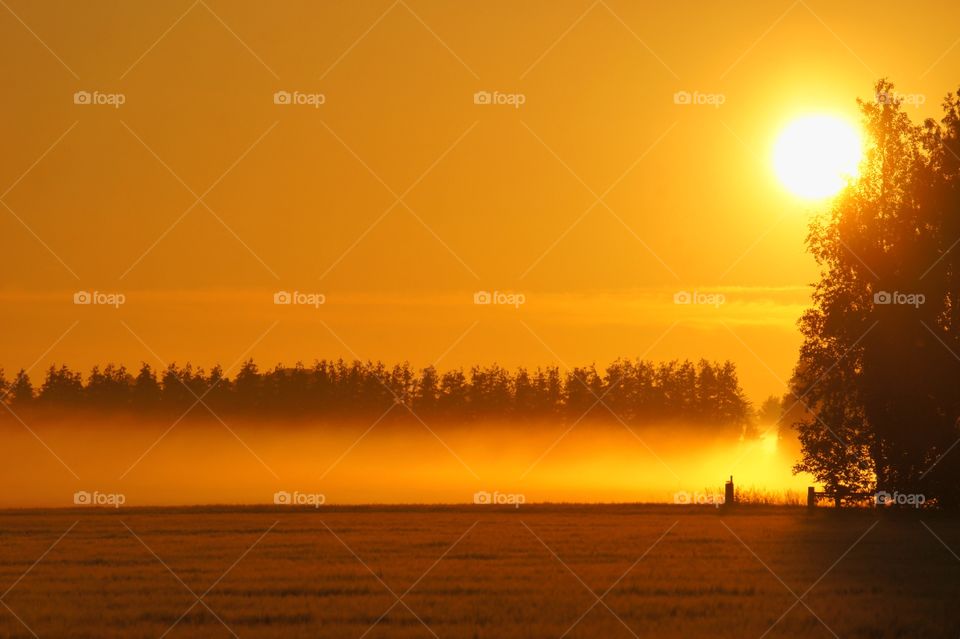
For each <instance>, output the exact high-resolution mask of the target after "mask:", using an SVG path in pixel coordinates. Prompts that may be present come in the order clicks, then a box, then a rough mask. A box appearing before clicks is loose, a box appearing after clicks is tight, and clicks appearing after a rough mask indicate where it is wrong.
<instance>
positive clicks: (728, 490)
mask: <svg viewBox="0 0 960 639" xmlns="http://www.w3.org/2000/svg"><path fill="white" fill-rule="evenodd" d="M723 503H724V505H726V506H733V505H734V504H735V503H737V497H736V495H735V493H734V492H733V475H730V481H728V482H727V483H726V484H724V486H723Z"/></svg>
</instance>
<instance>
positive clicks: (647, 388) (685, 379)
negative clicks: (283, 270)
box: [0, 359, 753, 428]
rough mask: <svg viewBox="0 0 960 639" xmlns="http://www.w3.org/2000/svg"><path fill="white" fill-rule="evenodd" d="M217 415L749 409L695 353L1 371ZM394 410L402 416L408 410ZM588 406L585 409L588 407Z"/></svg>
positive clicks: (139, 409) (56, 398) (120, 407)
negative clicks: (34, 373) (650, 357)
mask: <svg viewBox="0 0 960 639" xmlns="http://www.w3.org/2000/svg"><path fill="white" fill-rule="evenodd" d="M201 398H202V401H203V403H204V404H207V405H208V406H209V407H210V408H211V409H213V410H215V411H217V412H220V411H223V412H225V413H230V412H235V413H236V412H239V413H243V414H268V415H289V416H303V417H351V416H365V415H369V414H373V415H374V416H376V415H379V414H382V413H383V412H385V411H386V410H387V409H389V408H390V407H391V406H394V405H403V406H406V407H409V408H410V409H411V410H412V411H413V412H415V413H416V414H417V415H418V416H419V415H424V416H427V415H430V416H439V417H443V418H449V419H451V420H472V419H484V418H508V417H509V418H530V419H540V418H543V419H556V418H558V417H560V418H566V419H570V420H576V419H579V418H581V417H583V416H585V415H586V416H587V417H589V418H590V419H609V420H616V419H618V418H619V419H622V420H623V421H629V422H643V421H660V420H683V421H686V422H696V423H711V424H714V425H719V424H724V425H730V426H738V427H741V428H742V427H743V426H745V425H746V424H747V423H749V422H750V421H751V417H752V415H753V412H752V410H751V407H750V403H749V402H748V401H747V400H746V398H745V396H744V393H743V390H742V389H741V387H740V383H739V381H738V379H737V372H736V368H735V366H734V365H733V364H732V363H731V362H729V361H727V362H723V363H715V362H713V363H712V362H708V361H706V360H701V361H700V362H699V363H696V364H694V363H693V362H690V361H671V362H661V363H655V362H649V361H644V360H624V359H618V360H617V361H615V362H613V363H612V364H610V365H609V366H608V367H607V368H606V370H604V371H597V370H596V368H595V367H594V366H592V365H591V366H588V367H581V368H573V369H571V370H570V371H568V372H561V371H560V369H559V368H557V367H545V368H537V369H535V370H527V369H525V368H519V369H517V370H516V371H513V372H511V371H509V370H507V369H505V368H502V367H500V366H498V365H492V366H489V367H480V366H475V367H473V368H471V369H470V370H469V371H467V372H465V371H464V370H463V369H460V368H458V369H452V370H447V371H445V372H441V371H438V370H437V369H436V368H434V367H432V366H431V367H427V368H424V369H421V370H415V369H414V368H412V367H411V366H410V365H409V364H407V363H403V364H398V365H395V366H393V367H388V366H385V365H384V364H382V363H380V362H360V361H353V362H345V361H343V360H337V361H328V360H319V361H316V362H315V363H314V364H313V365H312V366H305V365H304V364H302V363H297V364H296V365H294V366H292V367H287V366H283V365H278V366H276V367H274V368H273V369H272V370H269V371H265V372H261V371H260V370H259V369H258V367H257V365H256V364H255V363H254V362H253V360H249V361H247V362H246V363H244V364H243V366H242V367H241V368H240V369H239V371H238V372H237V374H236V375H235V376H234V377H233V378H232V379H231V378H228V377H227V376H226V375H225V374H224V371H223V369H222V368H221V367H220V366H216V367H214V368H212V369H211V370H210V371H208V372H205V371H204V370H203V369H201V368H194V367H193V366H191V365H190V364H187V365H186V366H183V367H178V366H177V365H176V364H171V365H169V366H168V367H167V368H166V369H165V370H163V371H161V372H159V373H158V372H157V371H155V370H154V369H153V368H151V367H150V366H149V365H148V364H143V365H142V366H141V368H140V370H139V371H138V372H136V373H131V372H130V371H129V370H127V369H126V368H125V367H123V366H115V365H113V364H109V365H107V366H105V367H103V368H100V367H94V368H93V370H92V371H91V372H90V374H89V375H88V376H87V378H86V380H85V381H84V378H83V376H82V374H81V373H79V372H77V371H74V370H71V369H70V368H68V367H67V366H61V367H59V368H58V367H56V366H51V367H50V368H49V369H48V370H47V372H46V376H45V378H44V380H43V382H42V383H41V384H40V386H39V388H35V387H34V385H33V383H32V382H31V380H30V377H29V375H27V373H26V372H24V371H22V370H21V371H20V372H19V373H18V374H17V375H16V376H14V377H13V379H11V380H7V379H6V378H5V377H4V375H3V371H0V401H3V402H4V403H6V404H7V406H9V407H10V408H11V409H12V410H14V411H17V410H18V409H20V408H27V407H30V408H34V409H46V408H49V409H80V408H87V409H90V410H95V411H129V412H134V413H137V414H142V413H150V412H173V413H181V412H184V411H187V410H189V409H190V408H191V407H192V406H194V405H195V404H197V403H198V399H201ZM403 413H407V411H406V410H404V411H403ZM588 413H589V415H587V414H588Z"/></svg>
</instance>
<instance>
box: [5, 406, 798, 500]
mask: <svg viewBox="0 0 960 639" xmlns="http://www.w3.org/2000/svg"><path fill="white" fill-rule="evenodd" d="M172 422H173V420H162V419H158V418H155V417H154V418H150V419H149V420H134V419H131V418H127V417H122V418H118V417H111V418H94V417H90V416H83V415H80V416H77V415H75V416H70V415H61V416H58V417H53V416H49V415H45V416H43V417H42V418H37V419H32V420H30V421H29V422H28V424H29V429H28V428H27V427H26V426H24V425H23V424H21V423H18V422H16V421H14V420H13V419H4V420H2V421H0V436H2V438H3V440H4V441H5V450H6V451H7V462H6V463H5V464H4V465H3V467H2V468H0V481H4V482H6V485H8V486H11V487H13V489H11V490H9V491H6V492H5V493H3V494H2V495H0V507H16V508H19V507H58V506H72V505H73V494H74V493H75V492H76V491H87V492H90V493H92V492H94V491H99V492H100V493H107V494H122V495H124V497H125V505H126V506H150V505H156V506H165V505H193V504H272V503H273V496H274V493H276V492H278V491H288V492H290V493H293V492H295V491H299V492H301V493H304V494H322V495H323V499H325V503H326V504H331V505H332V504H356V503H471V502H472V501H473V495H474V493H476V492H479V491H486V492H489V493H494V492H499V493H501V494H507V495H521V496H522V500H524V501H526V502H529V503H532V502H586V503H590V502H673V501H674V493H676V492H678V491H686V492H689V493H690V494H691V495H694V497H693V499H697V497H696V496H695V495H696V494H705V495H708V494H715V493H721V494H722V486H723V482H724V480H726V479H727V477H728V476H729V475H731V474H732V475H734V476H735V479H736V481H737V486H738V489H750V488H756V489H759V490H761V491H765V492H771V493H780V492H782V491H787V490H791V491H797V492H798V493H799V492H801V491H803V490H805V487H806V486H807V485H808V484H809V483H810V480H809V478H808V477H804V476H799V477H798V476H794V475H793V474H792V473H791V470H790V469H791V466H792V464H793V461H794V458H795V453H794V452H793V451H792V450H791V445H790V443H789V442H786V441H778V439H777V437H776V435H775V434H772V433H773V432H775V431H771V434H769V435H762V434H761V436H759V437H757V438H741V437H740V435H739V434H738V433H737V432H736V431H735V430H727V431H722V430H721V431H720V432H717V433H712V432H710V429H709V428H706V427H705V426H704V425H702V424H701V425H697V426H683V425H681V424H676V423H664V424H656V425H653V424H649V425H641V426H631V428H630V429H629V430H628V429H627V428H626V427H625V426H623V425H621V424H619V423H616V422H613V423H611V422H587V421H582V422H580V423H578V424H576V425H574V426H573V427H572V428H571V426H570V425H568V424H562V423H527V422H517V423H510V422H495V421H479V422H473V423H470V424H469V425H455V424H449V423H429V424H427V425H424V424H422V423H420V422H418V421H416V420H414V419H412V418H411V419H404V420H400V421H397V420H395V421H389V420H386V419H385V420H383V421H381V422H378V423H374V421H373V420H371V421H349V422H338V423H331V422H317V421H284V422H282V423H277V422H276V421H269V420H266V419H258V420H256V421H243V420H239V419H229V420H227V422H226V425H224V424H223V423H220V422H219V421H217V420H216V419H214V418H212V417H211V418H199V417H198V418H193V417H190V418H187V419H184V420H182V421H180V422H178V423H176V424H175V425H171V424H172ZM31 431H32V433H31ZM34 434H36V435H37V436H38V437H39V439H38V438H37V437H34ZM40 439H42V440H43V442H44V443H45V444H46V445H47V446H49V447H50V450H47V449H46V448H45V446H44V444H43V443H41V441H40ZM52 451H55V453H56V454H52ZM58 456H59V460H62V462H63V463H61V461H58ZM71 471H72V472H71ZM74 474H75V475H76V476H78V477H79V478H81V479H77V477H75V476H74Z"/></svg>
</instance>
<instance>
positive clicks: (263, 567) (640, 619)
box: [0, 506, 960, 639]
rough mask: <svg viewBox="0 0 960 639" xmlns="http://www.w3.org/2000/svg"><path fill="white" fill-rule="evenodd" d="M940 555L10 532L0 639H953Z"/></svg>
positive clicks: (659, 539) (859, 525) (413, 532)
mask: <svg viewBox="0 0 960 639" xmlns="http://www.w3.org/2000/svg"><path fill="white" fill-rule="evenodd" d="M947 546H949V547H950V548H953V549H954V551H960V520H957V519H953V518H944V517H937V516H935V515H930V514H923V515H922V517H921V516H918V515H917V513H910V514H905V515H896V514H894V513H875V512H873V511H859V512H840V513H837V512H831V511H828V510H827V509H819V510H818V511H816V512H813V513H808V512H807V511H806V510H805V509H802V508H784V507H781V508H774V507H754V508H742V509H741V510H740V511H739V512H736V513H724V512H723V511H718V510H716V509H714V508H711V507H668V506H523V507H521V508H519V509H516V508H500V507H491V506H474V507H432V508H431V507H423V508H417V507H410V508H402V507H397V508H376V507H370V508H337V509H333V508H328V507H321V508H320V509H317V510H313V509H311V510H291V509H284V508H276V509H273V508H258V509H227V508H224V509H210V508H208V509H199V508H198V509H155V510H153V509H145V510H136V509H134V510H124V509H120V510H113V509H111V510H99V509H77V510H54V511H6V512H2V513H0V592H3V594H2V596H0V603H2V606H0V637H33V636H38V637H91V638H92V637H97V638H105V639H106V638H114V637H125V638H127V637H129V638H139V637H150V638H153V639H156V638H158V637H164V636H165V637H170V638H177V637H198V638H199V637H204V638H207V637H231V636H239V637H251V638H254V637H285V638H286V637H291V638H292V637H338V638H342V637H356V638H359V637H371V638H372V637H434V636H436V637H469V638H473V637H497V638H511V637H531V638H532V637H538V638H539V637H564V636H566V637H605V638H609V639H613V638H615V637H633V636H636V637H737V638H742V637H833V636H838V637H844V638H848V637H850V638H853V637H869V638H876V637H910V638H919V637H957V636H958V634H960V611H958V609H957V602H960V559H958V558H957V556H956V555H954V554H953V553H954V551H951V550H949V549H948V548H947ZM798 598H799V600H798Z"/></svg>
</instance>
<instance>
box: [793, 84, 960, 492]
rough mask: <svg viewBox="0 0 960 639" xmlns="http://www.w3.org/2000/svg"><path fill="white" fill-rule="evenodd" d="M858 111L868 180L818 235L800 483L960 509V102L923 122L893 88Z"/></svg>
mask: <svg viewBox="0 0 960 639" xmlns="http://www.w3.org/2000/svg"><path fill="white" fill-rule="evenodd" d="M875 88H876V91H875V93H876V99H870V100H861V101H859V105H860V109H861V112H862V119H863V125H864V130H865V133H866V134H867V142H868V146H867V149H866V153H865V157H864V160H863V162H862V164H861V167H860V171H859V177H858V178H857V179H856V180H855V181H853V182H851V184H850V185H849V186H848V187H847V188H846V189H845V190H844V191H843V192H842V193H841V194H840V195H839V196H838V197H837V198H836V200H835V201H834V202H833V205H832V207H831V208H830V210H828V211H825V212H824V213H823V214H822V215H821V216H819V217H818V218H817V219H816V220H814V222H813V223H812V224H811V227H810V233H809V236H808V246H809V250H810V251H811V253H812V254H813V256H814V258H815V259H816V261H817V263H818V264H819V266H820V271H821V272H820V279H819V281H818V282H817V283H816V284H815V286H814V289H813V308H811V309H810V310H809V311H807V312H806V313H805V314H804V316H803V317H802V319H801V321H800V329H801V332H802V333H803V337H804V341H803V344H802V347H801V351H800V358H799V362H798V364H797V367H796V370H795V373H794V376H793V379H792V382H791V389H790V394H789V395H788V396H787V397H786V398H785V404H784V407H785V409H787V413H786V414H787V416H788V418H789V420H790V421H791V422H792V423H794V424H795V426H796V428H797V431H798V434H799V439H800V442H801V445H802V458H801V460H800V462H799V463H798V464H797V467H796V470H797V471H806V472H810V473H812V474H813V475H814V476H815V477H816V478H817V479H818V480H819V481H821V482H822V483H823V484H824V485H825V486H826V487H827V488H828V489H830V490H835V491H839V492H840V493H841V494H844V493H847V492H854V491H874V490H876V491H884V492H887V493H890V494H895V493H900V494H905V495H910V494H922V495H924V496H925V498H926V503H928V504H931V503H934V504H937V505H939V506H941V507H950V508H957V507H960V95H958V94H953V93H951V94H948V95H947V97H946V98H945V100H944V101H943V104H942V109H943V114H942V118H941V119H940V120H939V121H936V120H933V119H927V120H925V121H924V122H922V123H920V124H914V123H913V122H912V121H911V119H910V117H909V115H908V114H907V113H906V111H905V110H904V108H903V107H904V105H903V104H901V100H899V99H898V98H897V95H898V94H897V93H896V91H895V89H894V86H893V84H892V83H890V82H888V81H886V80H882V81H880V82H879V83H877V85H876V87H875Z"/></svg>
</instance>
